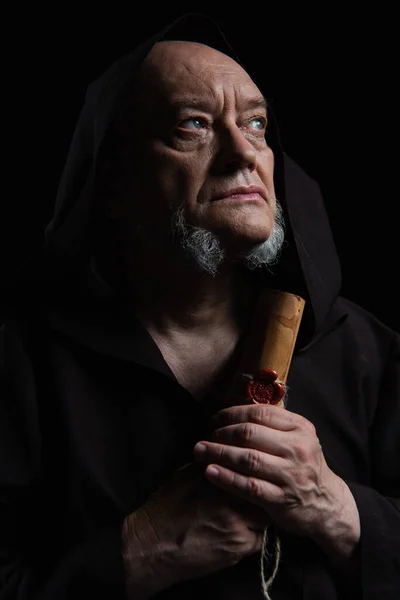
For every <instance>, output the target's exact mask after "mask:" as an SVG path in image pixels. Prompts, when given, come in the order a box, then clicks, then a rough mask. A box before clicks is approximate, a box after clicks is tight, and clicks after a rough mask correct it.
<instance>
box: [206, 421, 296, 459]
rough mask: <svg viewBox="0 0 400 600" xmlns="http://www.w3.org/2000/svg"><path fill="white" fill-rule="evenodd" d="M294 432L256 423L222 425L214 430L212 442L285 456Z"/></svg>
mask: <svg viewBox="0 0 400 600" xmlns="http://www.w3.org/2000/svg"><path fill="white" fill-rule="evenodd" d="M292 437H293V433H289V432H282V431H279V430H277V429H269V428H268V427H264V426H263V425H257V424H255V423H249V422H247V423H238V424H236V425H228V426H227V427H221V429H216V430H215V431H213V432H212V434H211V436H210V438H211V442H215V443H217V444H225V445H229V446H238V447H240V448H253V449H254V450H260V451H261V452H266V453H267V454H273V455H275V456H282V457H285V456H286V454H287V452H288V449H289V448H290V442H291V438H292Z"/></svg>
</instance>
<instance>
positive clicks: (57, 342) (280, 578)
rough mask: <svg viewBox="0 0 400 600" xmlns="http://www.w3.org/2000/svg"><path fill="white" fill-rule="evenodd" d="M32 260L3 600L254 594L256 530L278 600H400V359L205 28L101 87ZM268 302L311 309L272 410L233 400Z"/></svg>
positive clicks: (11, 430) (17, 318)
mask: <svg viewBox="0 0 400 600" xmlns="http://www.w3.org/2000/svg"><path fill="white" fill-rule="evenodd" d="M193 21H194V22H195V23H197V27H196V32H195V33H193V31H192V29H191V28H190V24H192V25H193ZM182 31H183V32H185V31H186V32H190V33H188V34H187V35H182ZM285 228H286V241H285V242H283V239H284V231H285ZM39 263H40V266H39V267H37V265H36V267H35V270H33V267H32V269H31V271H32V272H33V271H34V272H33V275H31V281H32V279H33V280H34V281H38V280H40V282H41V283H42V287H41V290H40V291H38V290H36V291H34V292H33V298H31V299H30V302H27V300H26V298H23V299H22V301H19V302H18V303H17V304H15V305H13V306H11V303H10V302H9V303H8V314H9V317H8V319H7V321H6V323H5V325H4V326H3V329H2V345H3V348H4V350H3V373H4V375H3V380H2V381H3V382H4V383H3V387H2V390H1V394H2V396H1V410H2V419H1V423H2V425H1V427H2V428H3V438H2V441H3V443H4V442H5V443H4V447H2V454H1V466H2V470H1V477H2V479H1V482H0V483H1V487H2V499H4V501H3V506H4V509H3V510H4V513H3V514H4V515H5V517H4V520H2V523H1V527H2V536H1V540H2V541H1V544H2V553H3V555H4V557H5V560H4V564H5V567H4V568H3V571H2V580H1V583H2V589H3V592H2V595H1V593H0V598H8V597H15V596H17V597H18V598H19V599H20V600H25V599H28V598H35V599H36V598H37V599H38V600H44V599H48V598H54V599H56V598H57V599H59V598H60V599H61V598H80V597H82V598H87V597H93V598H94V597H95V598H102V597H104V598H106V597H107V598H108V597H110V596H111V597H112V598H129V599H130V598H132V599H135V600H139V599H141V600H145V599H147V598H152V597H159V598H186V597H190V598H200V597H201V598H203V597H204V596H205V595H206V594H207V595H208V596H209V597H210V598H221V599H223V598H246V599H251V598H254V599H256V598H262V597H263V590H262V587H261V584H260V580H259V562H260V551H261V549H262V544H263V531H264V529H265V528H266V527H269V528H270V529H272V528H273V530H274V531H278V532H279V536H280V540H281V553H282V555H281V560H280V562H279V563H278V564H277V573H276V575H275V577H274V582H273V585H272V588H271V590H270V592H268V593H270V594H271V596H272V598H273V599H274V600H275V599H276V600H279V599H284V598H285V599H288V598H297V597H304V598H309V599H311V598H332V599H334V598H337V599H339V598H346V597H352V598H363V599H364V598H365V599H372V598H380V599H382V600H383V599H387V600H390V599H392V598H395V597H397V593H398V592H399V591H400V575H399V568H400V567H399V565H400V562H399V556H400V541H399V540H400V512H399V501H398V498H397V499H396V496H398V494H399V487H400V485H399V470H398V460H399V459H400V448H399V444H398V433H399V428H400V424H399V423H400V421H399V419H400V401H399V369H398V366H397V370H396V356H397V360H398V355H399V350H398V348H399V339H398V336H397V335H396V334H395V333H394V332H392V331H390V330H388V329H387V328H386V327H384V326H383V325H382V324H380V323H379V322H378V321H377V320H376V319H374V317H372V316H371V315H369V314H368V313H366V312H365V311H363V310H362V309H360V308H359V307H357V306H355V305H353V304H352V303H350V302H348V301H346V300H344V299H343V298H341V297H340V296H339V295H338V294H339V286H340V272H339V267H338V263H337V257H336V253H335V249H334V246H333V242H332V238H331V234H330V231H329V226H328V224H327V220H326V216H325V213H324V209H323V202H322V199H321V197H320V194H319V190H318V187H317V186H316V185H315V184H314V183H313V182H312V181H311V180H310V179H309V178H308V177H307V176H306V175H305V174H304V173H303V172H302V171H301V170H300V169H299V168H298V167H297V166H296V165H295V164H294V163H293V162H292V161H290V159H288V158H287V157H286V156H285V155H284V154H283V152H282V150H281V148H280V145H279V138H278V134H277V130H276V124H275V122H274V118H273V115H272V113H271V111H270V110H269V108H268V106H267V102H266V100H265V97H264V95H263V93H262V91H261V89H260V88H259V86H258V85H256V83H255V82H254V80H253V79H252V78H251V76H250V75H249V73H248V72H247V71H246V70H244V68H243V67H242V66H241V65H240V64H239V63H238V62H237V60H236V58H235V57H234V54H233V52H232V50H231V49H230V47H229V46H228V45H227V44H226V42H225V40H224V38H223V37H222V36H221V35H220V33H219V32H218V31H217V30H215V28H214V26H213V24H212V23H208V22H207V21H205V22H204V21H203V20H202V19H201V18H198V17H192V18H189V19H184V20H183V21H180V22H179V23H178V24H175V25H173V26H172V28H169V29H168V30H166V31H165V32H163V33H162V34H160V35H158V36H156V37H155V38H153V39H152V40H150V41H149V42H148V43H146V44H145V45H144V46H142V47H141V48H139V49H138V50H137V51H136V53H134V54H132V55H128V56H126V57H124V58H123V59H121V60H120V61H118V62H117V63H116V64H115V65H113V67H111V69H110V70H109V71H108V72H107V73H105V74H104V75H103V76H102V77H101V78H100V80H99V81H98V82H96V83H95V84H92V86H91V88H90V89H89V92H88V95H87V101H86V104H85V107H84V109H83V112H82V115H81V118H80V122H79V124H78V127H77V130H76V133H75V136H74V139H73V142H72V146H71V151H70V156H69V158H68V161H67V165H66V168H65V171H64V174H63V178H62V181H61V183H60V188H59V195H58V199H57V204H56V210H55V215H54V218H53V220H52V222H51V223H50V225H49V227H48V229H47V232H46V245H45V251H44V253H43V256H42V257H40V260H39ZM23 285H25V289H26V286H27V285H28V284H27V282H26V280H25V282H24V284H23ZM268 287H272V288H279V289H282V290H286V291H291V292H295V293H296V294H300V295H301V296H303V297H304V298H305V300H306V309H305V315H304V318H303V322H302V325H301V329H300V334H299V338H298V343H297V346H296V349H295V353H294V358H293V362H292V366H291V371H290V376H289V394H288V401H287V408H283V407H280V406H273V405H265V406H260V405H255V404H251V403H249V402H248V401H247V400H246V398H245V397H244V396H243V399H242V402H239V403H238V402H237V399H236V398H235V400H233V396H232V402H230V397H229V393H230V390H231V386H230V384H231V382H232V380H233V379H234V376H235V374H236V372H237V370H238V368H239V365H240V357H241V355H242V352H243V346H244V342H245V341H246V340H247V338H248V336H249V328H250V321H251V317H252V315H253V313H254V310H255V304H256V301H257V298H258V297H259V294H260V290H262V289H265V288H268ZM43 290H45V291H43ZM13 299H14V300H15V296H14V298H13ZM396 353H397V354H396ZM396 386H397V387H396ZM231 404H233V405H231ZM2 519H3V517H2ZM3 532H4V534H3ZM39 545H40V550H39ZM264 593H265V594H266V593H267V592H266V590H264Z"/></svg>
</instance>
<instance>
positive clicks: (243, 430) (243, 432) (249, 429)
mask: <svg viewBox="0 0 400 600" xmlns="http://www.w3.org/2000/svg"><path fill="white" fill-rule="evenodd" d="M253 435H254V427H253V425H252V424H251V423H242V424H241V425H240V427H239V437H240V438H241V439H242V440H244V441H245V442H249V441H250V440H251V438H252V437H253Z"/></svg>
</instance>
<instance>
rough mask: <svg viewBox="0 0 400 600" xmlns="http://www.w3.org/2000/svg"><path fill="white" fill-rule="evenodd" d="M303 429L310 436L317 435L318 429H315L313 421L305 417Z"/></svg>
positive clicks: (302, 424) (302, 421) (302, 422)
mask: <svg viewBox="0 0 400 600" xmlns="http://www.w3.org/2000/svg"><path fill="white" fill-rule="evenodd" d="M301 428H302V430H303V431H304V432H305V433H307V434H309V435H316V429H315V426H314V424H313V423H311V421H309V420H308V419H306V418H305V417H302V420H301Z"/></svg>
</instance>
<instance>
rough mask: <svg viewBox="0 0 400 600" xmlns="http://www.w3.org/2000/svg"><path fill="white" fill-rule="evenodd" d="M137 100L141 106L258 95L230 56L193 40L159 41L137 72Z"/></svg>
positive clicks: (253, 84) (243, 71) (256, 88)
mask: <svg viewBox="0 0 400 600" xmlns="http://www.w3.org/2000/svg"><path fill="white" fill-rule="evenodd" d="M136 81H137V87H136V91H137V99H138V100H142V102H144V105H145V106H149V105H151V106H154V105H159V104H161V103H168V104H177V105H179V103H180V102H183V101H185V99H187V100H192V101H193V103H195V102H196V100H198V101H203V100H208V101H212V100H218V98H220V97H221V95H225V96H229V95H230V96H232V97H233V96H235V98H236V99H237V100H238V101H239V102H240V101H243V102H245V101H246V99H247V98H254V97H256V96H259V97H260V96H262V94H261V92H260V90H259V89H258V87H257V86H256V84H255V83H254V82H253V80H252V79H251V77H250V75H249V74H248V73H247V72H246V71H245V70H244V69H243V68H242V67H241V65H239V64H238V63H237V62H236V61H234V60H233V59H232V58H231V57H229V56H227V55H226V54H223V53H222V52H219V51H218V50H215V49H213V48H210V47H209V46H205V45H203V44H198V43H195V42H173V41H168V42H159V43H158V44H156V45H155V46H154V47H153V48H152V50H151V52H150V53H149V55H148V56H147V57H146V59H145V61H144V62H143V63H142V65H141V68H140V69H139V72H138V74H137V78H136Z"/></svg>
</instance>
